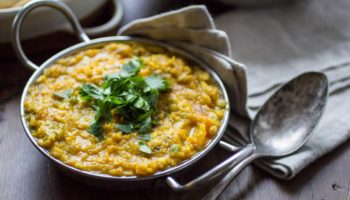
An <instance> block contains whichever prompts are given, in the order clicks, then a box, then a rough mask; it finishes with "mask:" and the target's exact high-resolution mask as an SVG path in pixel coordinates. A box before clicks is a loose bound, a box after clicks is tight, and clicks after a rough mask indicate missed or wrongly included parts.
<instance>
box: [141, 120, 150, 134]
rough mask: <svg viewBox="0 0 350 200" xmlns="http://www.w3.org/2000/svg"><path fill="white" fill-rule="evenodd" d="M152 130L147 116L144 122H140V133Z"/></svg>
mask: <svg viewBox="0 0 350 200" xmlns="http://www.w3.org/2000/svg"><path fill="white" fill-rule="evenodd" d="M151 128H152V119H151V117H150V116H149V117H148V118H147V119H146V120H145V121H144V122H142V125H141V127H140V133H141V134H146V133H147V132H148V131H149V130H151Z"/></svg>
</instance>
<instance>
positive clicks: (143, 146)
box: [139, 141, 152, 154]
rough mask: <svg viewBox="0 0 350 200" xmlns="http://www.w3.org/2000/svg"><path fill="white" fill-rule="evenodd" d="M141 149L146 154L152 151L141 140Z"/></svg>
mask: <svg viewBox="0 0 350 200" xmlns="http://www.w3.org/2000/svg"><path fill="white" fill-rule="evenodd" d="M139 150H140V151H141V152H143V153H146V154H151V153H152V150H151V149H150V148H149V147H148V146H147V145H146V144H145V142H143V141H139Z"/></svg>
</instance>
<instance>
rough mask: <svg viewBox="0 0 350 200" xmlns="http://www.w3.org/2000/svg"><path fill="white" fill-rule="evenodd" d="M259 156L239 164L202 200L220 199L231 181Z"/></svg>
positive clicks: (249, 157) (252, 155) (251, 156)
mask: <svg viewBox="0 0 350 200" xmlns="http://www.w3.org/2000/svg"><path fill="white" fill-rule="evenodd" d="M258 157H259V156H257V154H255V153H253V154H251V155H249V156H248V157H246V158H245V159H244V160H242V161H241V162H240V163H239V164H237V165H236V166H235V167H234V168H232V170H231V171H229V172H228V173H227V174H226V176H224V178H223V179H221V181H220V182H219V183H218V184H217V185H215V186H214V187H213V188H212V189H211V190H210V191H209V192H208V193H207V194H206V195H205V196H204V197H203V198H202V200H215V199H217V198H218V197H219V195H220V194H221V193H222V191H223V190H224V189H225V188H226V187H227V186H228V185H229V183H231V181H232V180H233V179H234V178H235V177H236V176H237V175H238V173H239V172H241V171H242V170H243V169H244V168H245V167H246V166H247V165H248V164H249V163H251V162H252V161H253V160H255V159H256V158H258Z"/></svg>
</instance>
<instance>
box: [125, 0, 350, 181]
mask: <svg viewBox="0 0 350 200" xmlns="http://www.w3.org/2000/svg"><path fill="white" fill-rule="evenodd" d="M322 1H324V2H325V1H326V0H322ZM337 1H346V0H337ZM303 2H304V1H303ZM314 3H315V2H314ZM301 4H303V5H298V4H295V8H294V9H295V10H296V12H297V11H298V9H302V10H303V11H304V12H306V13H304V15H301V16H298V17H300V18H301V19H300V20H301V22H303V23H306V22H307V21H308V20H311V21H312V20H314V21H315V27H313V28H314V29H312V30H309V31H305V30H304V29H302V28H301V27H297V25H296V24H295V21H289V20H291V19H290V18H293V17H292V16H293V14H291V13H290V12H291V11H290V8H289V7H288V6H290V5H288V6H286V7H285V8H284V9H286V10H284V11H279V10H278V9H280V7H278V6H274V7H273V8H263V9H252V10H245V9H241V10H234V11H232V12H227V13H225V14H223V15H221V16H219V17H218V18H217V19H216V23H217V24H218V25H219V26H220V27H221V29H223V30H225V31H226V32H228V33H229V36H231V37H232V38H231V39H232V40H231V42H232V47H233V57H236V58H241V57H242V58H243V59H242V60H244V61H245V62H246V63H248V64H249V65H248V69H249V70H248V76H249V77H250V79H249V81H250V82H247V79H246V68H245V67H244V65H242V64H240V63H238V62H236V61H234V60H233V59H231V58H230V56H231V55H230V52H231V47H230V41H229V40H228V37H227V35H226V33H225V32H223V31H220V30H217V29H216V28H215V25H214V22H213V19H212V17H211V16H210V14H209V13H208V11H207V9H206V8H205V7H204V6H190V7H186V8H183V9H180V10H175V11H171V12H168V13H164V14H160V15H157V16H154V17H149V18H145V19H139V20H135V21H134V22H132V23H130V24H128V25H126V26H124V27H122V28H121V29H120V31H119V32H118V34H120V35H132V36H139V37H145V38H152V39H156V40H161V41H164V42H167V43H170V44H173V45H175V46H178V47H180V48H183V49H185V50H188V51H190V52H191V53H193V54H194V55H196V56H197V57H199V58H200V59H202V60H203V61H205V62H206V63H207V64H208V65H209V66H210V67H212V68H213V69H214V70H215V71H216V72H217V73H218V75H219V76H220V77H221V78H222V80H223V82H224V83H225V86H226V88H227V90H228V92H229V96H230V103H231V108H232V116H231V117H230V123H229V128H228V131H227V132H226V133H225V136H224V138H225V139H226V140H227V141H230V142H232V143H234V144H236V145H244V144H246V143H248V142H249V136H248V135H249V133H248V127H249V125H250V122H251V119H252V117H253V116H254V115H255V113H256V111H257V109H258V108H259V107H260V106H261V105H262V104H263V103H264V102H265V101H266V99H267V98H268V97H269V96H270V95H271V94H272V92H273V91H274V90H276V88H278V86H279V85H280V84H282V83H283V82H285V81H287V80H288V79H290V78H291V77H293V76H295V75H297V74H299V73H301V72H303V71H305V70H309V69H312V70H323V71H324V72H326V73H327V74H328V75H329V76H330V77H331V81H332V83H333V85H331V86H332V87H331V93H332V94H333V95H332V96H331V98H330V100H329V106H328V107H327V109H326V112H325V116H324V117H323V119H322V120H321V123H320V126H319V128H318V130H317V131H315V133H314V135H313V136H312V137H311V138H310V141H309V142H308V143H307V144H306V145H305V146H304V147H302V148H301V149H300V150H299V151H298V152H296V153H294V154H292V155H289V156H286V157H283V158H278V159H261V160H259V161H257V162H256V165H257V166H259V167H261V168H262V169H264V170H266V171H267V172H269V173H271V174H272V175H274V176H275V177H278V178H282V179H290V178H292V177H294V176H295V175H296V174H297V173H298V172H299V171H300V170H302V169H303V168H304V167H305V166H306V165H308V164H309V163H311V162H312V161H314V160H315V159H317V158H318V157H320V156H322V155H324V154H325V153H327V152H329V151H330V150H332V149H334V148H335V147H336V146H338V145H339V144H341V143H342V142H344V141H345V140H346V139H347V138H348V137H349V136H350V131H349V129H350V124H349V123H347V121H348V119H349V117H347V113H346V112H347V109H344V108H343V106H345V105H344V104H345V103H346V102H345V101H344V99H346V98H349V97H350V94H349V93H346V92H344V91H345V89H346V88H347V82H348V83H350V81H349V79H347V77H346V76H344V77H343V78H341V79H339V76H338V74H341V73H344V72H336V71H338V70H339V71H342V70H346V69H347V64H346V60H345V59H333V60H331V58H334V57H333V56H334V55H337V56H338V57H339V58H340V57H341V56H340V55H342V54H345V52H340V51H339V48H340V47H344V46H340V45H339V46H338V47H339V48H338V49H336V47H334V48H335V50H334V51H333V52H331V53H328V54H327V53H326V51H322V52H321V53H322V56H323V57H322V56H319V55H318V54H317V52H314V51H313V52H312V53H310V54H306V52H305V49H308V50H315V49H317V47H311V45H310V44H309V43H308V41H309V40H308V39H305V38H304V37H300V39H299V40H298V41H297V42H298V43H296V44H294V41H291V37H292V36H295V35H290V34H288V33H289V32H288V31H290V30H294V28H295V27H296V28H299V29H300V30H301V31H302V33H298V34H300V35H303V36H305V35H306V36H310V37H311V36H314V34H315V33H314V32H316V31H317V30H320V27H319V26H322V23H319V21H317V20H316V19H313V18H308V17H311V16H312V15H309V14H308V12H312V11H313V10H312V9H311V8H309V7H308V6H310V5H309V4H310V1H308V2H306V3H301ZM325 4H326V6H327V3H325ZM328 4H329V3H328ZM344 4H345V3H344ZM293 5H294V4H293ZM311 5H313V6H315V4H311ZM302 6H304V7H302ZM282 7H283V5H282ZM321 8H322V7H321ZM264 9H267V10H268V12H269V13H270V15H271V16H270V15H268V16H266V14H265V11H264ZM316 10H317V9H316ZM346 10H347V8H346ZM251 12H252V13H254V14H255V16H251V15H250V14H249V13H251ZM280 12H281V13H280ZM276 13H280V14H281V15H284V16H285V18H282V19H280V18H278V17H277V16H278V15H277V14H276ZM347 13H348V12H347ZM317 14H319V13H317ZM343 14H344V13H343ZM273 17H276V18H277V19H278V20H280V23H278V24H276V19H274V18H273ZM302 17H304V18H305V19H304V18H302ZM316 17H317V15H316ZM263 19H265V20H266V21H265V22H264V21H263ZM332 19H335V20H339V19H338V18H336V17H333V18H332ZM345 19H347V18H345ZM283 20H284V21H283ZM325 20H326V18H325ZM343 21H345V20H343ZM263 22H264V23H265V24H264V23H263ZM286 22H288V23H289V24H290V26H291V27H288V28H290V30H289V29H285V27H284V26H283V23H286ZM327 22H328V23H327V24H328V25H329V24H331V23H333V24H334V23H335V22H332V21H331V20H329V21H327ZM303 23H302V26H305V27H307V26H308V24H303ZM344 23H345V22H344ZM266 25H270V26H271V27H266ZM349 27H350V26H349ZM326 28H329V29H330V28H331V27H326ZM321 30H322V27H321ZM336 30H337V29H336ZM327 31H332V30H328V29H326V32H327ZM311 32H313V33H311ZM293 33H294V32H292V33H291V34H293ZM336 33H342V32H340V31H338V32H337V31H336ZM322 34H325V35H321V36H317V37H314V41H313V42H314V43H315V45H316V46H317V45H319V46H321V44H320V41H323V40H326V38H327V36H326V33H323V32H322ZM300 35H299V36H300ZM336 35H337V34H334V37H335V36H336ZM261 36H264V37H262V38H263V40H260V37H261ZM296 36H298V35H297V34H296ZM296 36H295V37H296ZM236 38H239V40H236ZM267 39H269V40H267ZM341 39H343V38H341ZM266 40H267V41H266ZM334 40H335V39H334ZM245 42H246V43H247V44H245ZM298 44H303V45H305V46H301V47H300V48H304V49H301V51H302V52H304V54H301V55H300V53H299V52H298V48H297V47H298V46H297V45H298ZM327 44H329V43H327V41H324V44H322V45H327ZM284 45H286V47H289V48H291V50H290V51H288V49H284V47H285V46H284ZM322 47H323V48H326V46H322ZM349 47H350V45H349ZM328 48H329V45H328ZM266 49H268V50H270V51H269V52H268V53H269V54H267V53H266ZM337 50H338V54H337V53H336V52H337ZM294 51H295V52H294ZM291 52H292V53H291ZM279 56H282V57H279ZM308 56H310V59H307V57H308ZM250 57H251V58H252V59H253V60H250ZM322 58H327V60H325V59H324V60H325V62H322V63H323V66H325V67H323V68H322V67H320V64H319V62H318V63H316V62H311V61H310V60H317V61H320V60H322ZM293 59H295V62H293ZM303 59H304V60H303ZM279 61H281V62H279ZM267 63H268V65H267ZM250 65H252V66H253V67H251V66H250ZM328 65H335V67H332V66H331V67H327V66H328ZM308 66H312V67H311V68H306V67H308ZM349 69H350V67H349ZM331 73H334V74H333V75H331ZM247 84H248V85H249V86H250V89H251V91H253V92H252V93H250V97H251V98H250V99H249V100H250V101H249V107H250V109H248V108H247ZM347 107H350V105H347Z"/></svg>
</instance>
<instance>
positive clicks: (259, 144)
mask: <svg viewBox="0 0 350 200" xmlns="http://www.w3.org/2000/svg"><path fill="white" fill-rule="evenodd" d="M327 96H328V82H327V77H326V76H325V75H324V74H321V73H316V72H309V73H305V74H303V75H301V76H298V77H297V78H295V79H293V80H291V81H290V82H289V83H288V84H286V85H284V86H282V88H280V90H279V91H278V92H276V93H275V94H274V95H273V96H272V97H271V98H270V99H269V100H268V101H267V102H266V103H265V104H264V106H263V107H262V108H261V109H260V110H259V112H258V113H257V115H256V117H255V119H254V121H253V123H252V126H251V130H250V133H251V141H252V143H253V144H254V145H255V147H256V153H258V154H260V155H261V156H283V155H287V154H290V153H292V152H294V151H296V150H297V149H299V148H300V147H301V146H302V145H303V144H305V142H306V141H307V140H308V139H309V137H310V136H311V134H312V133H313V131H312V130H314V128H315V127H316V125H317V124H318V121H319V119H320V118H321V115H322V113H323V111H324V108H325V104H326V100H327Z"/></svg>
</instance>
